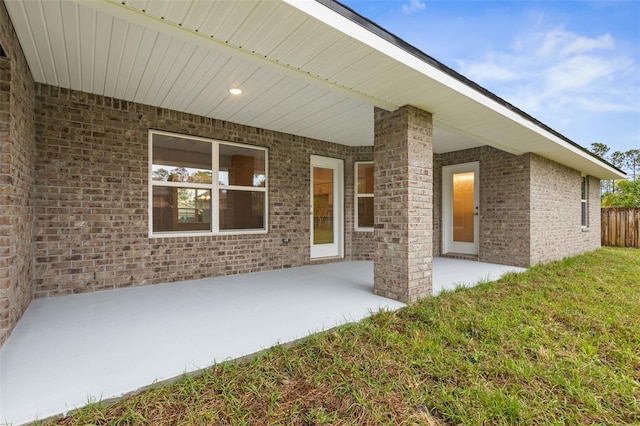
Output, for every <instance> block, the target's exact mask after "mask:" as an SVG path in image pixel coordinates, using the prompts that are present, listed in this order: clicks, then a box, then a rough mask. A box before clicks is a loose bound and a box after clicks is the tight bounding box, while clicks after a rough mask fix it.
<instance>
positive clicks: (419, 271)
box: [373, 106, 433, 302]
mask: <svg viewBox="0 0 640 426" xmlns="http://www.w3.org/2000/svg"><path fill="white" fill-rule="evenodd" d="M432 140H433V124H432V118H431V114H430V113H428V112H424V111H422V110H419V109H417V108H415V107H412V106H404V107H402V108H399V109H398V110H396V111H393V112H388V111H384V110H381V109H378V108H376V110H375V136H374V160H375V189H374V216H375V224H374V232H373V234H374V247H375V254H374V293H375V294H377V295H380V296H384V297H388V298H391V299H396V300H399V301H401V302H414V301H416V300H418V299H420V298H423V297H427V296H431V294H432V293H431V289H432V285H431V284H432V274H431V266H432V259H433V148H432Z"/></svg>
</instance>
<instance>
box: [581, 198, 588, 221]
mask: <svg viewBox="0 0 640 426" xmlns="http://www.w3.org/2000/svg"><path fill="white" fill-rule="evenodd" d="M582 226H587V202H586V201H583V202H582Z"/></svg>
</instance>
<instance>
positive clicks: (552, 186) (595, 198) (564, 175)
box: [529, 154, 600, 265]
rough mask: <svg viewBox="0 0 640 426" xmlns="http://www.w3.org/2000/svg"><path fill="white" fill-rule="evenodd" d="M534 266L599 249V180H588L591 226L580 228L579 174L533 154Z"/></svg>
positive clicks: (588, 206) (580, 179)
mask: <svg viewBox="0 0 640 426" xmlns="http://www.w3.org/2000/svg"><path fill="white" fill-rule="evenodd" d="M529 157H530V168H531V172H530V173H531V264H532V265H535V264H538V263H543V262H548V261H552V260H559V259H562V258H564V257H569V256H574V255H577V254H581V253H585V252H588V251H592V250H595V249H597V248H599V247H600V181H599V179H597V178H594V177H589V178H588V190H589V195H588V198H587V200H588V201H587V208H588V212H589V213H588V214H589V218H588V224H589V226H588V227H587V228H584V229H583V228H582V225H581V184H582V177H581V174H580V172H579V171H577V170H574V169H571V168H569V167H566V166H563V165H561V164H558V163H556V162H554V161H551V160H548V159H546V158H543V157H540V156H538V155H534V154H530V155H529Z"/></svg>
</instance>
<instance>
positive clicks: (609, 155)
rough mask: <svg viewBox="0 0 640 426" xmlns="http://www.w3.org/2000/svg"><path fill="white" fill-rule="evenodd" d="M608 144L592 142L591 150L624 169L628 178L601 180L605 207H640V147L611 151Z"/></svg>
mask: <svg viewBox="0 0 640 426" xmlns="http://www.w3.org/2000/svg"><path fill="white" fill-rule="evenodd" d="M610 151H611V148H609V147H608V146H607V145H606V144H603V143H599V142H595V143H592V144H591V152H593V153H594V154H595V155H597V156H598V157H600V158H602V159H603V160H606V161H608V162H609V163H611V164H612V165H613V166H614V167H617V168H618V169H620V170H623V171H624V172H625V173H626V174H627V179H618V180H602V181H600V185H601V188H600V190H601V193H602V206H603V207H640V149H630V150H628V151H614V152H610Z"/></svg>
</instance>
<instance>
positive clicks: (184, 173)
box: [149, 130, 267, 237]
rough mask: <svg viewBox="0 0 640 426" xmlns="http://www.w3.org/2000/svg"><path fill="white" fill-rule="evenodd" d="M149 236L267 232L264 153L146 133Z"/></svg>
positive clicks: (237, 146) (256, 150)
mask: <svg viewBox="0 0 640 426" xmlns="http://www.w3.org/2000/svg"><path fill="white" fill-rule="evenodd" d="M149 143H150V150H149V151H150V155H149V157H150V165H149V166H150V177H149V185H150V188H149V189H150V190H149V193H150V200H149V201H150V208H149V216H150V224H149V233H150V234H151V236H162V237H165V236H182V235H191V234H194V233H198V234H222V233H252V232H254V233H255V232H266V230H267V150H266V149H264V148H258V147H252V146H247V145H239V144H233V143H229V142H221V141H216V140H211V139H205V138H198V137H192V136H185V135H177V134H172V133H167V132H160V131H155V130H154V131H150V132H149Z"/></svg>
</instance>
